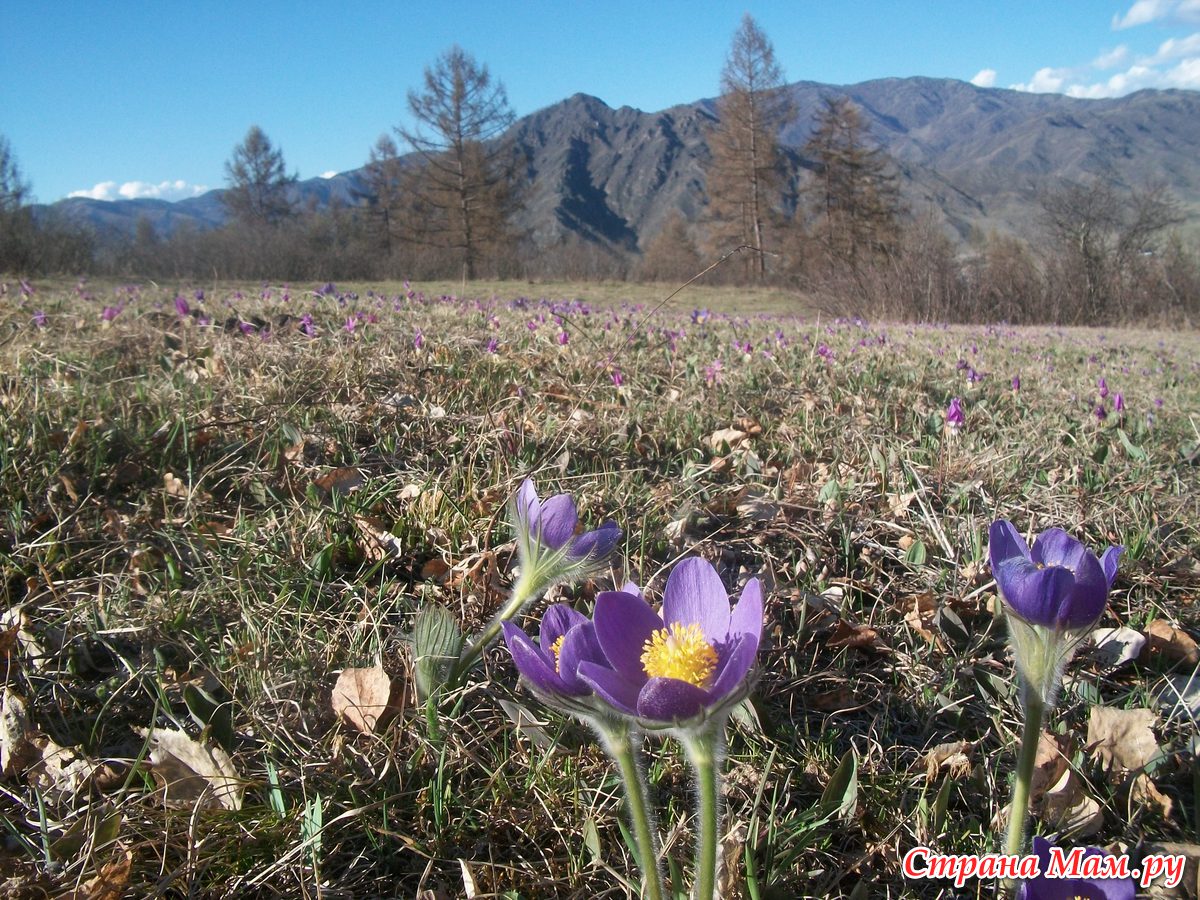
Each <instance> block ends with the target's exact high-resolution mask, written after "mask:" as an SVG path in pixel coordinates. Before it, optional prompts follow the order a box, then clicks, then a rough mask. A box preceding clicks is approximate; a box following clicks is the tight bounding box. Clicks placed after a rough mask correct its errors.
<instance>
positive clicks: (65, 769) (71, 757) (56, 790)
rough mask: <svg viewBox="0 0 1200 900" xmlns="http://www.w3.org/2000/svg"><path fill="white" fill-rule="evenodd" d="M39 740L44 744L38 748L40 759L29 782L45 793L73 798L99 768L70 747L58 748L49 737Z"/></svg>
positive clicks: (30, 775)
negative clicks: (43, 741)
mask: <svg viewBox="0 0 1200 900" xmlns="http://www.w3.org/2000/svg"><path fill="white" fill-rule="evenodd" d="M38 740H39V742H40V741H42V740H45V744H44V745H43V746H41V748H40V749H39V752H40V753H41V755H42V758H41V759H40V760H38V761H37V762H36V763H35V764H34V765H33V767H32V768H31V769H30V773H29V780H30V782H31V783H32V784H34V785H35V786H36V787H38V788H40V789H41V790H43V791H45V792H47V793H53V794H58V795H60V796H62V797H74V796H75V795H76V794H78V793H79V791H80V790H81V789H82V788H83V787H84V786H85V785H86V784H87V782H88V780H89V779H90V778H91V777H92V775H93V774H94V773H95V771H96V770H97V769H98V768H99V766H97V764H96V763H94V762H92V761H91V760H90V759H87V758H86V757H83V756H80V755H79V754H78V753H77V752H75V750H74V749H73V748H71V747H61V746H59V745H58V744H56V743H55V742H54V741H52V740H50V739H49V738H39V739H38Z"/></svg>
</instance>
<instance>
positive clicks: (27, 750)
mask: <svg viewBox="0 0 1200 900" xmlns="http://www.w3.org/2000/svg"><path fill="white" fill-rule="evenodd" d="M30 736H31V733H30V729H29V717H28V716H27V715H26V712H25V701H24V700H23V699H21V696H20V695H19V694H18V693H17V692H16V691H14V690H12V689H11V688H5V689H4V696H3V697H2V698H0V775H4V776H8V775H13V774H15V773H17V772H20V771H22V770H23V769H24V768H25V766H27V765H28V764H29V763H30V762H32V761H33V760H35V759H36V758H37V756H38V749H37V747H36V746H34V745H33V743H32V742H31V741H30Z"/></svg>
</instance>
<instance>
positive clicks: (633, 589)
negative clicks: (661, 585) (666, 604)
mask: <svg viewBox="0 0 1200 900" xmlns="http://www.w3.org/2000/svg"><path fill="white" fill-rule="evenodd" d="M621 592H622V593H625V594H633V596H635V597H640V596H642V589H641V588H640V587H638V586H637V585H636V584H634V583H633V582H632V581H627V582H625V583H624V584H623V585H621Z"/></svg>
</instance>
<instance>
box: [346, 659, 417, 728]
mask: <svg viewBox="0 0 1200 900" xmlns="http://www.w3.org/2000/svg"><path fill="white" fill-rule="evenodd" d="M332 703H333V711H334V713H335V714H336V715H338V716H339V717H341V718H342V719H344V720H345V721H346V722H347V723H348V724H350V725H352V726H353V727H355V728H357V729H358V730H359V731H361V732H363V733H364V734H373V733H374V732H375V731H377V730H378V729H379V728H380V727H381V726H382V725H385V724H387V721H388V719H390V718H391V717H392V716H393V715H395V714H396V713H397V712H398V711H399V708H400V705H401V691H400V690H399V689H398V688H397V686H396V684H395V682H393V680H392V678H391V676H390V675H388V673H387V672H385V671H384V670H383V667H382V666H373V667H372V668H369V669H366V668H364V669H343V670H342V673H341V674H340V675H339V676H338V679H337V683H336V684H335V685H334V686H333V697H332Z"/></svg>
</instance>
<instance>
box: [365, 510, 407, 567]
mask: <svg viewBox="0 0 1200 900" xmlns="http://www.w3.org/2000/svg"><path fill="white" fill-rule="evenodd" d="M354 524H355V525H357V526H358V530H359V532H360V533H361V534H362V537H363V539H362V540H361V541H359V546H360V547H361V548H362V551H363V555H364V556H365V557H366V558H367V559H368V560H370V561H371V562H380V561H382V560H385V559H394V558H396V557H397V556H399V555H400V553H401V547H400V539H399V538H398V537H396V536H395V535H394V534H392V533H391V532H390V531H388V530H387V528H386V527H385V526H384V524H383V520H382V519H380V518H378V517H377V516H355V517H354Z"/></svg>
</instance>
